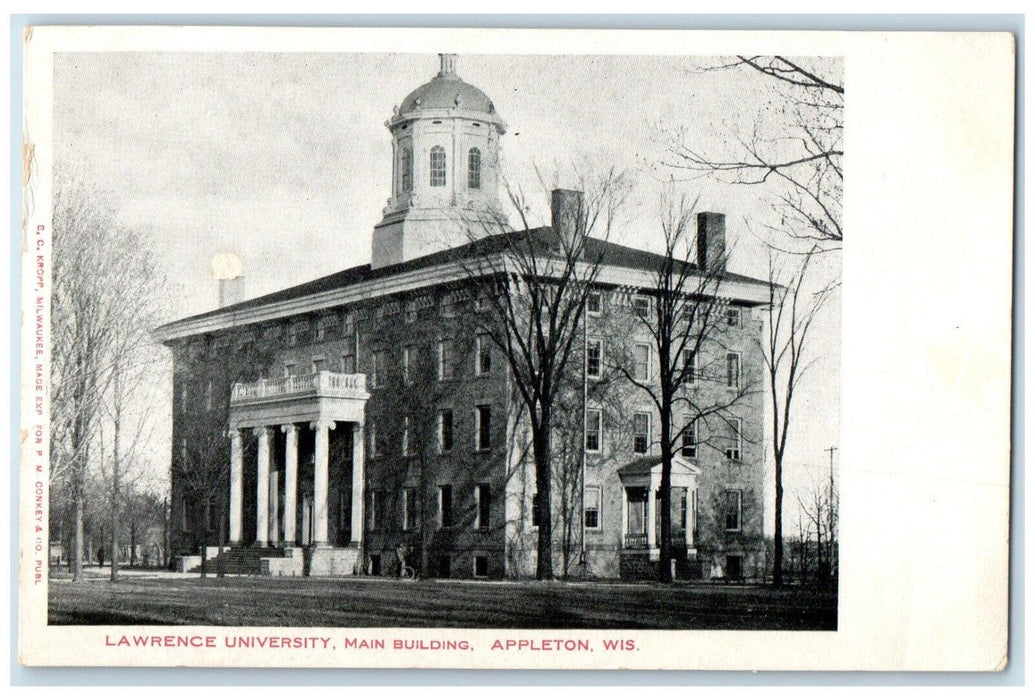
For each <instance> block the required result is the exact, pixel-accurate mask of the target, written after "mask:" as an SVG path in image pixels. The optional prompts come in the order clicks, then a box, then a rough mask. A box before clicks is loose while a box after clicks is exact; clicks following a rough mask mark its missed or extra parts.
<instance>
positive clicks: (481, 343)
mask: <svg viewBox="0 0 1035 700" xmlns="http://www.w3.org/2000/svg"><path fill="white" fill-rule="evenodd" d="M474 348H475V364H474V373H475V374H476V375H478V376H482V375H486V374H488V373H489V372H491V371H492V341H491V340H489V339H488V338H487V337H486V336H483V335H480V336H478V337H477V338H475V339H474Z"/></svg>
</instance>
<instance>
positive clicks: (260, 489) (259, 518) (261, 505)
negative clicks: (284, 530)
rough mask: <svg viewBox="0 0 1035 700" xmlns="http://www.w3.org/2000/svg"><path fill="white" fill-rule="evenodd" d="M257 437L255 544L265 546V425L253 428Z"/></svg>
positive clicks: (267, 447) (267, 503) (267, 445)
mask: <svg viewBox="0 0 1035 700" xmlns="http://www.w3.org/2000/svg"><path fill="white" fill-rule="evenodd" d="M255 436H256V437H258V438H259V450H258V452H259V459H258V463H259V464H258V471H257V474H256V487H255V491H256V499H255V546H256V547H265V546H266V544H267V543H268V542H269V539H268V538H269V507H270V494H269V486H270V431H269V428H267V427H266V426H260V427H258V428H256V429H255Z"/></svg>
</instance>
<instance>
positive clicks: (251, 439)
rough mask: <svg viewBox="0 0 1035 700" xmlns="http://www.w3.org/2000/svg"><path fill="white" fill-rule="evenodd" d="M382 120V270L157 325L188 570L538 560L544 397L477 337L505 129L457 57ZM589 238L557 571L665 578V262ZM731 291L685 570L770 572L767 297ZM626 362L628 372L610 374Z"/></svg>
mask: <svg viewBox="0 0 1035 700" xmlns="http://www.w3.org/2000/svg"><path fill="white" fill-rule="evenodd" d="M387 126H388V129H389V131H390V132H391V136H392V146H393V147H392V152H393V179H392V182H393V191H392V193H391V194H392V196H391V198H390V199H389V202H388V206H387V207H386V208H385V211H384V218H383V220H382V221H381V223H379V224H378V225H377V226H376V227H375V229H374V233H373V246H372V248H373V250H372V255H371V263H370V264H369V265H362V266H359V267H354V268H351V269H347V270H343V271H341V272H338V273H336V274H333V275H330V276H328V277H323V278H321V279H317V280H313V281H311V282H308V283H305V284H302V285H299V286H295V287H291V288H289V289H284V290H282V291H279V292H275V293H272V294H268V295H266V296H263V297H260V298H256V299H251V300H241V299H240V295H239V294H237V298H235V285H239V284H240V283H241V282H242V281H243V280H242V279H241V278H237V279H235V280H224V281H222V282H221V285H222V287H221V290H220V292H221V294H220V304H221V307H220V308H219V309H217V310H215V311H211V312H208V313H203V314H200V315H197V316H193V317H190V318H186V319H183V320H180V321H176V322H173V323H170V324H167V325H165V326H163V327H161V328H160V329H158V335H159V337H160V338H161V339H162V341H163V342H164V343H165V344H166V345H167V346H168V347H169V348H171V350H172V353H173V362H174V374H173V383H174V387H173V393H174V396H173V411H172V412H173V449H172V503H171V510H172V517H171V523H172V525H171V538H172V542H171V544H172V547H173V551H174V552H177V553H179V554H181V555H183V556H182V557H180V559H179V565H180V566H181V567H182V568H183V569H185V570H191V569H196V568H197V567H198V566H200V564H201V556H200V553H201V551H202V550H201V548H202V547H206V549H205V552H204V553H205V556H206V566H208V567H213V568H210V570H215V569H214V566H215V564H214V562H213V560H214V559H215V558H216V557H220V556H221V557H222V558H223V562H222V564H221V566H223V567H225V568H224V570H226V571H237V572H240V573H249V572H250V573H266V574H272V575H303V574H312V575H353V574H356V573H366V574H377V573H382V572H385V571H387V570H388V569H389V567H390V566H394V563H395V549H396V547H397V546H399V544H400V542H406V543H407V545H408V546H409V548H410V550H411V552H413V555H412V557H413V561H414V563H416V564H417V565H418V566H423V567H424V569H425V571H424V573H425V574H426V575H430V576H439V577H489V578H493V577H505V576H510V577H521V576H531V575H534V573H535V558H536V546H537V545H536V542H537V525H538V523H537V518H536V517H535V515H534V510H535V508H534V507H533V504H534V503H535V502H536V493H535V491H536V486H535V483H536V482H535V477H534V464H533V461H532V456H531V449H530V439H529V437H528V428H527V418H524V419H523V416H524V415H525V408H524V405H523V404H522V403H521V402H520V400H519V399H518V398H517V397H516V395H515V392H514V388H513V386H512V384H513V379H512V377H511V374H510V370H509V367H508V364H507V362H506V361H505V358H504V357H503V356H502V354H501V350H500V349H499V348H498V347H496V346H494V345H493V344H492V343H491V342H489V341H488V338H486V337H484V336H481V335H479V333H478V332H477V325H476V323H475V322H474V319H475V318H476V315H477V314H479V313H484V307H483V303H482V301H480V300H479V298H478V297H479V294H478V292H477V290H478V289H479V287H478V285H477V284H476V283H475V278H473V277H472V269H473V267H472V265H470V264H468V263H470V262H471V260H472V257H473V252H472V248H473V246H474V245H476V244H474V243H472V240H471V239H472V236H471V232H470V230H465V229H464V227H462V226H459V225H458V222H459V221H463V220H468V221H469V220H470V219H471V216H472V213H473V216H475V217H477V216H478V212H482V211H489V210H493V209H495V208H496V207H497V205H498V191H499V187H500V173H499V147H500V136H501V134H503V133H504V130H505V125H504V123H503V121H502V119H501V118H500V115H498V114H497V113H496V109H495V107H494V106H493V103H492V101H491V100H490V99H489V98H488V96H486V95H485V94H484V93H483V92H482V91H481V90H479V89H478V88H476V87H474V86H472V85H469V84H468V83H466V82H464V81H463V80H461V79H460V78H459V77H458V76H457V74H456V65H455V57H454V56H452V55H443V56H442V57H441V70H440V72H439V73H438V75H436V76H435V77H434V78H433V79H432V80H431V81H430V82H428V83H426V84H424V85H422V86H420V87H419V88H417V89H416V90H414V91H413V92H412V93H410V94H409V95H408V96H407V97H406V98H405V100H403V102H402V104H401V106H400V107H399V108H398V109H397V110H396V111H395V114H394V115H393V116H392V117H391V119H390V120H389V121H388V122H387ZM581 197H582V195H581V194H580V193H578V192H572V191H567V190H557V191H555V192H554V193H553V196H552V205H553V222H552V226H550V227H544V228H540V229H534V230H532V231H524V232H522V231H518V232H511V233H497V234H491V235H490V234H486V235H485V236H484V240H480V241H478V244H481V245H483V249H484V245H489V246H491V245H492V243H493V241H492V238H493V235H495V236H507V235H531V236H538V237H541V238H542V239H543V240H544V241H549V240H550V239H551V237H553V238H556V237H558V236H573V235H574V236H578V235H584V234H583V232H582V231H579V230H567V229H570V228H572V227H573V226H574V227H576V228H577V224H573V223H572V218H571V217H567V218H566V217H564V216H563V215H560V214H559V212H564V211H565V210H566V209H567V210H569V211H570V210H571V209H572V208H577V207H579V206H580V201H581ZM576 218H577V217H576ZM696 224H697V227H698V230H697V232H696V234H697V239H696V240H697V249H698V251H697V256H696V265H697V266H698V269H700V270H704V269H708V266H709V265H710V264H712V263H713V262H714V261H715V260H717V259H719V258H724V257H725V245H726V244H725V223H724V217H723V215H721V214H714V213H701V214H698V215H697V216H696ZM586 251H592V252H593V254H594V255H596V256H598V259H600V260H602V267H601V268H600V271H599V274H598V276H597V278H596V282H595V286H594V288H593V291H592V293H590V294H589V295H588V297H587V299H586V303H585V308H584V310H583V313H582V314H581V318H582V320H581V321H580V324H579V329H578V332H579V333H580V335H581V337H580V338H579V340H578V341H577V342H578V346H577V354H576V355H575V356H574V360H573V361H571V362H570V363H569V365H568V368H569V373H570V375H571V381H572V383H573V385H574V386H578V387H579V390H578V391H576V392H569V393H571V394H572V396H574V397H575V398H576V400H575V401H566V402H562V404H561V406H560V407H559V410H558V411H557V414H558V418H556V419H555V422H556V424H557V429H558V431H561V430H564V431H566V434H565V435H558V436H557V437H556V438H555V439H554V440H553V445H554V447H553V450H554V451H553V452H552V453H551V454H553V464H554V469H555V471H556V472H557V475H556V478H555V479H554V480H553V481H554V487H553V490H552V491H551V500H552V506H553V510H554V520H553V531H554V543H555V544H554V553H555V554H554V556H555V562H556V563H555V571H556V572H557V573H559V574H563V573H565V572H566V573H568V574H569V575H576V576H588V577H599V578H618V577H620V576H621V577H633V578H635V577H643V576H653V575H655V572H656V567H657V566H658V564H657V562H658V560H659V539H660V532H661V526H660V516H659V512H658V511H659V507H658V506H659V504H660V500H658V496H657V494H658V488H659V485H660V479H661V460H660V452H659V449H658V436H659V425H658V424H659V416H658V414H657V412H656V410H654V409H653V408H652V405H653V404H652V403H651V401H650V400H649V397H648V396H646V394H645V393H644V391H643V389H642V388H638V387H636V386H634V385H633V384H632V383H631V382H630V381H629V377H630V376H634V375H635V376H636V378H638V379H640V380H642V381H648V382H651V381H656V379H657V371H658V370H657V367H656V357H655V356H656V352H657V351H656V349H655V343H654V342H652V339H651V337H650V334H649V333H648V329H647V327H646V326H645V325H644V324H636V323H630V320H633V321H635V320H637V319H636V316H635V314H643V313H649V312H650V309H651V308H652V307H651V304H652V303H653V299H652V290H653V288H654V287H655V286H656V284H657V282H656V280H657V270H658V267H659V266H660V265H661V264H662V263H663V262H664V259H663V258H662V257H661V256H659V255H656V254H653V253H649V252H646V251H642V250H636V249H633V248H628V247H624V246H619V245H615V244H613V243H609V242H605V241H602V240H596V239H592V238H591V239H589V240H587V241H586ZM479 254H482V253H479ZM716 289H717V292H716V295H715V297H716V298H717V299H718V304H717V305H716V307H715V308H716V309H717V311H716V313H717V314H720V316H719V317H720V318H721V319H722V321H721V328H719V329H718V335H717V338H719V340H717V341H715V342H711V343H709V344H707V345H705V346H703V347H702V348H700V351H699V352H698V353H696V355H695V356H694V357H687V358H686V362H688V363H694V369H695V372H694V373H693V376H692V377H691V378H690V379H689V381H687V382H685V387H682V388H681V389H680V390H681V391H687V392H698V393H699V394H701V395H704V396H708V392H713V393H714V396H715V397H716V400H715V401H714V402H713V403H714V404H716V405H718V404H722V397H723V396H729V395H731V394H738V400H737V401H733V402H729V405H728V406H727V407H726V408H725V409H724V410H723V411H721V412H720V413H722V415H721V416H720V415H714V416H712V419H710V420H709V419H698V420H696V421H690V420H689V419H687V423H688V424H687V425H683V424H679V425H674V426H673V434H674V435H678V436H679V437H678V440H677V443H676V453H675V454H676V458H675V463H674V465H673V469H672V498H671V503H672V537H673V542H674V549H675V552H674V555H673V556H675V558H676V560H677V569H678V570H680V571H682V572H683V573H684V575H686V576H692V577H696V576H703V577H709V576H711V575H713V573H717V572H719V571H721V572H722V575H724V576H726V577H727V578H734V579H736V578H741V577H744V578H753V577H757V576H760V575H761V573H762V570H763V568H764V565H765V562H764V553H763V552H764V547H763V539H762V519H763V495H762V494H763V467H762V463H763V457H762V430H763V426H762V421H763V413H762V400H761V392H760V391H757V390H756V391H744V387H747V386H754V387H760V386H761V378H762V364H761V356H760V351H759V343H758V340H759V338H760V335H761V333H762V323H761V321H760V317H759V316H758V315H757V314H756V313H754V309H756V308H758V307H759V306H760V305H762V304H763V303H765V302H766V301H767V300H768V289H767V285H766V284H765V283H764V282H760V281H758V280H753V279H750V278H747V277H743V276H740V275H736V274H733V273H728V272H725V271H723V272H722V273H721V280H720V282H719V284H718V286H717V287H716ZM619 357H621V358H625V359H628V361H629V363H630V364H629V369H628V373H627V374H620V373H616V372H613V371H611V369H612V367H613V365H614V364H615V363H616V362H617V361H618V358H619ZM676 413H677V415H676V416H675V418H676V422H679V421H682V420H683V417H682V414H680V412H679V411H678V409H677V411H676ZM573 426H574V427H573ZM572 434H574V435H575V442H574V447H575V449H571V447H572V440H571V439H569V438H570V437H571V435H572ZM221 538H222V539H223V541H224V542H227V543H228V548H227V551H224V552H223V553H222V554H221V555H220V554H219V553H218V550H217V548H216V545H217V544H218V542H219V541H220V539H221Z"/></svg>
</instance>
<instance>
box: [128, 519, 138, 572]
mask: <svg viewBox="0 0 1035 700" xmlns="http://www.w3.org/2000/svg"><path fill="white" fill-rule="evenodd" d="M136 563H137V522H136V520H135V519H134V520H131V521H130V523H129V565H130V566H136Z"/></svg>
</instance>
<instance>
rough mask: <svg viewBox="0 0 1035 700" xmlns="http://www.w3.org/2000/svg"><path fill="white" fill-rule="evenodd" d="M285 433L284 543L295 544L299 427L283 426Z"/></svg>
mask: <svg viewBox="0 0 1035 700" xmlns="http://www.w3.org/2000/svg"><path fill="white" fill-rule="evenodd" d="M280 429H281V430H282V431H284V542H285V543H287V544H288V545H293V544H295V522H296V521H297V519H298V513H297V512H296V509H297V501H298V427H297V426H294V425H282V426H280Z"/></svg>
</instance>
